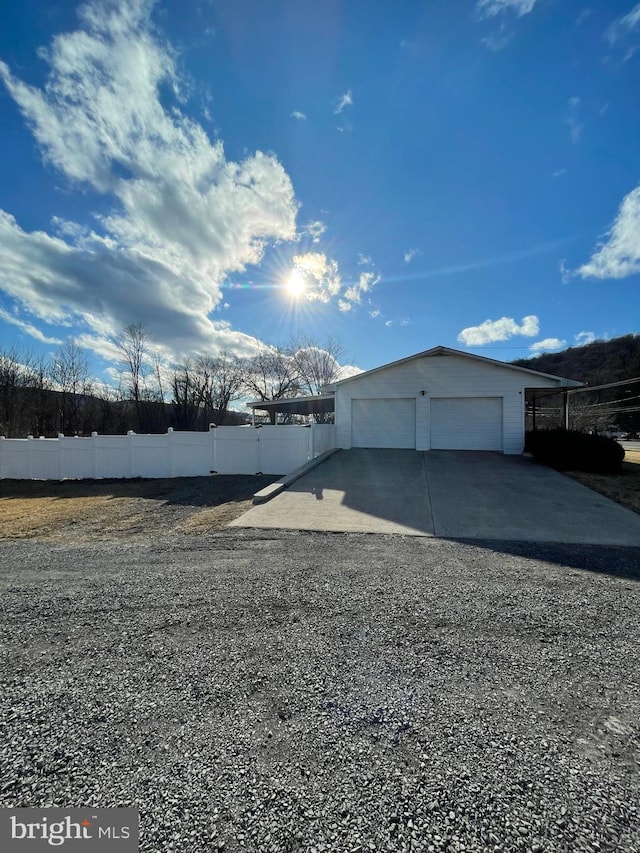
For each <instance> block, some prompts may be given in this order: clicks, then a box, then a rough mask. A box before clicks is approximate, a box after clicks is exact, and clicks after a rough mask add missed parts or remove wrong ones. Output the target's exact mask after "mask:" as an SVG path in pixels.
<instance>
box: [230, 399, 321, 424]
mask: <svg viewBox="0 0 640 853" xmlns="http://www.w3.org/2000/svg"><path fill="white" fill-rule="evenodd" d="M247 407H248V408H250V409H251V419H252V423H253V425H254V426H255V425H256V412H266V413H267V414H268V415H269V422H270V423H272V424H277V423H278V415H321V416H322V417H323V418H324V419H325V420H327V419H328V418H327V416H328V415H332V414H333V413H334V409H335V396H334V394H316V395H314V396H309V397H292V398H289V399H282V400H255V401H253V402H252V403H247Z"/></svg>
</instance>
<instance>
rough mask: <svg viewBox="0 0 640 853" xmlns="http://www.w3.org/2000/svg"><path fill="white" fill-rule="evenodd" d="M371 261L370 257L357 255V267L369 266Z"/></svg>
mask: <svg viewBox="0 0 640 853" xmlns="http://www.w3.org/2000/svg"><path fill="white" fill-rule="evenodd" d="M372 263H373V261H372V260H371V256H370V255H363V254H362V253H359V254H358V265H359V266H361V267H364V266H371V264H372Z"/></svg>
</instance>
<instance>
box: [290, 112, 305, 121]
mask: <svg viewBox="0 0 640 853" xmlns="http://www.w3.org/2000/svg"><path fill="white" fill-rule="evenodd" d="M290 116H291V118H297V119H298V121H306V120H307V117H306V115H305V114H304V113H301V112H300V110H294V111H293V112H292V113H290Z"/></svg>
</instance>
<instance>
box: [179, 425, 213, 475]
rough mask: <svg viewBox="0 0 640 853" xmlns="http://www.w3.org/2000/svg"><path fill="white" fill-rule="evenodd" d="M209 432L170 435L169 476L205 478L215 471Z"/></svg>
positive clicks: (210, 433) (211, 438)
mask: <svg viewBox="0 0 640 853" xmlns="http://www.w3.org/2000/svg"><path fill="white" fill-rule="evenodd" d="M214 433H215V430H211V431H210V432H173V433H170V436H171V441H170V445H171V446H170V452H171V472H172V473H171V476H172V477H206V476H207V475H208V474H210V473H211V472H212V471H215V470H216V469H215V465H214V458H213V440H214Z"/></svg>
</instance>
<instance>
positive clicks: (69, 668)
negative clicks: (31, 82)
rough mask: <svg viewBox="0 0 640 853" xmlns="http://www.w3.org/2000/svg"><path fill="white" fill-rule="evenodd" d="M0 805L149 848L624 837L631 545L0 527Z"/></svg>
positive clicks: (384, 846)
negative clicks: (57, 536) (121, 824)
mask: <svg viewBox="0 0 640 853" xmlns="http://www.w3.org/2000/svg"><path fill="white" fill-rule="evenodd" d="M0 558H1V559H0V566H1V568H0V592H1V601H2V607H3V624H2V643H3V646H2V648H3V657H2V669H1V679H2V694H1V695H2V698H1V700H0V702H1V706H2V718H1V724H0V725H1V729H0V744H1V747H0V749H1V754H0V760H1V766H0V779H1V782H0V786H1V795H0V804H2V805H5V806H31V805H38V806H46V805H65V806H71V805H76V806H80V805H86V806H115V805H135V806H137V807H138V808H139V809H140V818H141V846H140V849H141V850H142V851H145V853H163V851H167V850H176V851H184V853H200V851H216V850H225V851H229V853H232V851H233V853H235V852H236V851H241V850H245V851H260V853H263V851H274V853H276V852H277V853H284V851H305V853H312V852H313V851H316V853H319V851H339V853H343V851H345V853H346V851H353V853H355V851H373V850H375V851H409V850H412V851H431V850H447V851H520V850H523V851H545V853H546V851H558V853H559V851H567V853H569V851H571V853H574V851H594V853H595V851H614V850H615V851H625V853H632V851H640V823H639V813H638V802H639V798H638V793H639V792H638V778H639V777H638V747H639V729H638V720H639V719H640V689H639V683H638V659H639V657H640V654H639V653H640V648H639V643H638V613H639V612H640V607H639V604H640V583H639V582H638V581H639V579H640V575H639V574H638V566H639V565H640V549H622V548H620V549H600V550H599V549H595V548H581V547H576V546H572V547H571V548H568V547H563V546H556V545H547V546H544V545H542V546H527V545H518V544H515V543H494V545H493V546H492V544H491V543H474V544H470V543H456V542H450V541H438V540H428V539H420V538H413V537H406V538H405V537H388V536H366V535H358V534H349V535H334V534H322V533H310V534H301V533H287V532H265V533H262V534H260V533H258V532H256V531H236V530H233V531H232V530H226V531H220V532H218V533H215V534H212V535H209V536H201V537H191V538H186V537H182V538H180V539H175V538H174V539H172V538H165V539H162V540H158V541H157V542H156V543H154V544H146V545H143V544H133V545H132V544H129V545H127V544H126V540H123V541H122V542H120V543H118V542H105V543H97V544H94V545H87V544H76V545H53V546H52V545H51V544H50V543H42V542H34V541H31V542H14V543H4V544H2V545H0Z"/></svg>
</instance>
